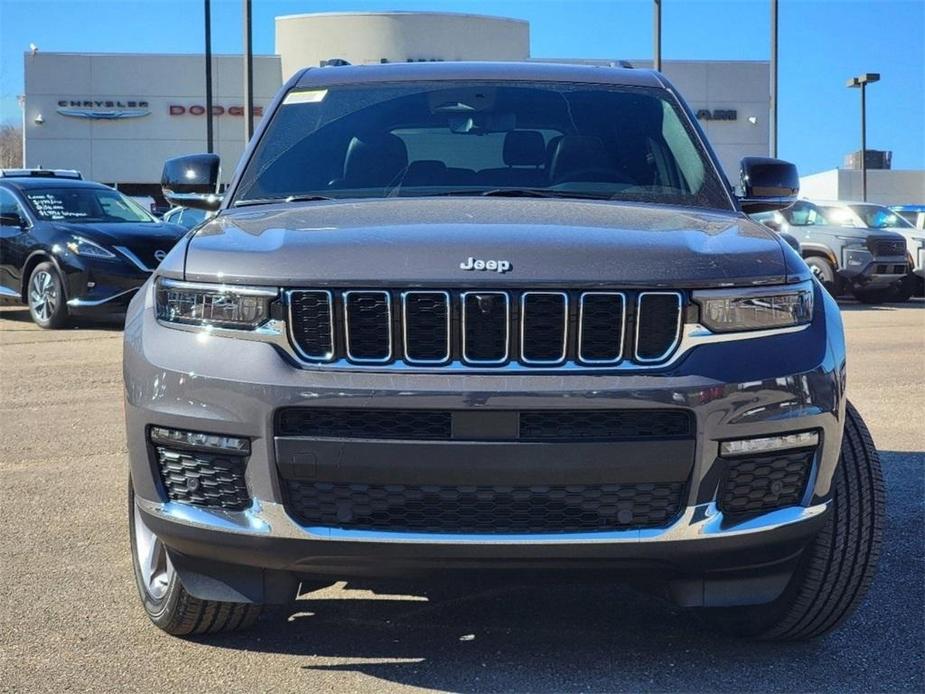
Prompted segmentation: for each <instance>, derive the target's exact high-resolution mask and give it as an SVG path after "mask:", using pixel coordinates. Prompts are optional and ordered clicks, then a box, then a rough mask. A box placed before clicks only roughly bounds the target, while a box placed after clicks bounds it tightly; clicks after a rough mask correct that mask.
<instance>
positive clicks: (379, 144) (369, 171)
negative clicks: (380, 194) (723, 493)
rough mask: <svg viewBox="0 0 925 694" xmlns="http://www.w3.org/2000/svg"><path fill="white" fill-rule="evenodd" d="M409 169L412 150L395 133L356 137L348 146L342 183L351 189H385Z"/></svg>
mask: <svg viewBox="0 0 925 694" xmlns="http://www.w3.org/2000/svg"><path fill="white" fill-rule="evenodd" d="M406 166H408V150H407V148H406V147H405V143H404V142H402V140H401V138H400V137H398V136H397V135H392V134H391V133H383V134H378V135H368V136H364V137H363V138H362V139H360V138H358V137H354V138H353V139H352V140H351V141H350V145H349V146H348V147H347V156H346V158H345V159H344V179H343V182H342V184H343V185H344V186H345V187H349V188H362V187H380V186H382V187H384V186H387V185H389V184H390V183H392V182H393V181H395V180H396V179H397V178H398V177H399V175H400V174H401V172H402V170H403V169H404V168H405V167H406Z"/></svg>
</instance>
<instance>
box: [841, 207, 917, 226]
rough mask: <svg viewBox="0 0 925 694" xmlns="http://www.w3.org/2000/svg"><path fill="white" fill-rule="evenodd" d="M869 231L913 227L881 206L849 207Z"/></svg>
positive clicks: (895, 213) (896, 214)
mask: <svg viewBox="0 0 925 694" xmlns="http://www.w3.org/2000/svg"><path fill="white" fill-rule="evenodd" d="M849 207H850V208H851V209H852V210H853V211H854V213H855V214H857V216H858V217H860V218H861V220H862V221H863V222H864V224H866V225H867V227H868V228H870V229H896V228H899V229H913V228H914V227H913V225H912V224H910V223H909V222H908V221H906V220H905V219H903V217H902V216H901V215H900V214H898V213H897V212H894V211H893V210H891V209H890V208H889V207H883V206H882V205H849Z"/></svg>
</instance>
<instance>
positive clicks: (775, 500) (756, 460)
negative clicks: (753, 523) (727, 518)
mask: <svg viewBox="0 0 925 694" xmlns="http://www.w3.org/2000/svg"><path fill="white" fill-rule="evenodd" d="M812 457H813V452H812V451H802V452H799V453H791V454H789V455H783V454H778V455H768V456H760V457H752V458H743V459H741V460H729V461H727V462H726V478H725V480H724V482H723V487H722V493H721V496H720V501H719V508H720V510H721V511H723V512H725V513H732V514H735V513H753V512H756V511H767V510H769V509H774V508H779V507H781V506H792V505H794V504H798V503H800V499H802V497H803V490H804V489H805V487H806V478H807V475H808V474H809V470H810V468H811V467H812Z"/></svg>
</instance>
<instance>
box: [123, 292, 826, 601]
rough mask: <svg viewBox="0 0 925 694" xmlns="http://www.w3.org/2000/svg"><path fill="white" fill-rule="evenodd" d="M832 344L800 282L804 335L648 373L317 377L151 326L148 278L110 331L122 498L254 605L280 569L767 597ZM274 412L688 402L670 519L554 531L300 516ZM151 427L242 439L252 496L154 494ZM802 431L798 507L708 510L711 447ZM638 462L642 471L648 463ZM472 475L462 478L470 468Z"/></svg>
mask: <svg viewBox="0 0 925 694" xmlns="http://www.w3.org/2000/svg"><path fill="white" fill-rule="evenodd" d="M841 336H842V332H841V323H840V317H839V314H838V309H837V307H836V306H835V305H834V302H833V301H832V300H831V299H830V298H829V297H828V296H827V294H826V293H825V292H823V291H821V290H820V289H819V288H818V287H817V292H816V316H815V320H814V321H813V323H812V324H811V325H810V326H808V327H807V328H806V329H805V330H802V331H799V332H791V333H787V334H781V335H776V336H774V337H767V338H762V339H758V340H751V341H749V342H748V343H745V344H747V345H748V348H747V349H744V348H743V343H742V342H738V341H733V342H724V343H718V344H712V345H701V346H699V347H696V348H695V349H693V350H692V351H691V352H690V353H688V354H687V355H686V356H684V357H683V358H682V359H680V360H678V361H677V362H674V363H672V364H671V366H670V367H666V368H665V369H663V370H658V371H655V372H647V373H633V372H624V373H620V374H580V373H568V374H537V375H533V374H528V373H516V374H502V373H497V374H479V373H472V374H435V373H409V372H404V373H402V372H394V371H387V370H386V371H383V372H349V371H338V372H334V371H327V372H326V371H325V370H323V369H320V370H304V369H300V368H297V367H295V366H293V365H292V364H291V363H290V362H289V361H288V360H287V359H286V358H285V356H284V355H283V354H281V352H280V351H278V350H277V348H276V347H274V346H273V345H271V344H267V343H262V342H250V341H244V340H234V339H230V338H224V337H216V336H210V335H207V334H202V333H191V332H185V331H179V330H173V329H170V328H165V327H163V326H161V325H159V324H158V323H157V321H156V320H155V319H154V312H153V308H152V298H151V292H150V286H148V287H146V289H145V291H144V292H143V293H142V294H140V295H139V296H138V297H137V299H136V301H135V302H134V303H133V305H132V307H131V308H130V311H129V315H128V319H127V321H126V333H125V386H126V423H127V433H128V449H129V461H130V468H131V474H132V481H133V486H134V490H135V493H136V503H138V505H139V508H140V509H141V511H142V513H143V515H144V517H145V519H146V522H148V523H149V525H150V527H151V528H152V529H153V530H154V531H155V532H156V533H157V534H158V536H160V537H161V539H162V540H163V541H164V543H165V544H166V545H167V546H168V548H169V549H170V551H171V554H172V556H173V558H174V564H175V565H176V566H177V568H178V570H179V571H180V573H181V576H182V577H184V583H185V584H188V585H187V587H188V588H189V587H190V586H191V585H192V586H194V587H195V588H194V590H198V591H199V593H200V597H212V598H215V599H220V598H224V599H238V600H255V601H260V600H268V601H272V600H274V599H275V598H276V597H278V594H277V593H276V592H275V591H274V590H272V589H271V585H279V581H276V580H275V579H278V578H279V577H281V576H282V577H312V576H329V577H352V576H370V575H393V574H401V575H407V574H410V573H434V572H437V573H440V572H445V571H447V570H449V571H457V570H466V569H478V570H486V569H494V568H497V569H517V568H524V569H530V570H534V571H535V570H540V569H542V570H549V571H554V570H559V569H565V570H582V569H587V570H591V571H594V572H600V571H602V570H606V571H608V572H621V573H623V572H626V573H634V572H640V571H641V572H644V573H646V574H649V575H657V576H658V577H659V578H663V579H666V580H668V581H669V582H670V583H671V585H672V591H673V593H674V594H675V597H676V599H678V600H679V602H682V603H684V604H742V603H754V602H764V601H767V600H770V599H773V597H775V596H776V595H777V594H779V592H780V590H782V588H783V586H784V585H785V583H786V580H787V578H788V577H789V575H790V572H791V571H792V568H793V565H794V561H795V560H796V558H797V557H798V556H799V554H800V551H801V549H802V548H803V546H804V545H805V543H806V542H807V541H808V540H809V539H810V538H812V537H813V536H814V534H815V533H816V532H817V531H818V529H819V527H820V524H821V523H822V522H824V519H825V512H826V509H827V506H828V504H829V500H830V484H831V478H832V474H833V471H834V469H835V465H836V463H837V460H838V455H839V446H840V440H841V429H842V417H843V412H844V344H843V342H842V337H841ZM289 406H312V407H329V408H347V409H349V408H371V407H375V408H379V409H385V410H388V409H390V408H402V409H429V408H440V409H452V410H457V411H478V410H526V409H529V410H561V409H569V410H580V409H588V410H602V409H608V410H609V409H614V410H633V409H637V410H646V409H654V408H659V409H671V408H677V409H683V410H687V411H691V412H693V414H694V417H695V431H696V434H695V439H694V445H693V460H692V463H691V465H690V468H689V470H690V471H689V473H687V474H688V481H687V485H686V487H685V491H684V496H683V503H682V512H681V513H680V515H679V516H678V517H677V518H674V519H673V520H672V522H670V523H669V524H668V525H666V526H665V527H658V528H638V529H627V530H609V531H599V532H570V533H555V534H551V533H550V534H544V533H523V534H480V533H469V534H465V533H433V532H427V533H411V532H390V531H381V530H379V531H376V530H353V529H343V528H338V527H319V526H307V525H301V524H299V523H298V522H297V521H296V520H295V519H294V518H293V516H292V515H290V514H289V513H287V510H286V507H285V495H284V491H283V480H282V479H281V478H282V475H281V469H280V464H281V462H282V461H281V460H279V457H278V450H279V441H277V440H275V439H274V418H275V416H276V413H277V411H278V409H279V408H281V407H289ZM151 425H157V426H164V427H173V428H177V429H185V430H193V431H206V432H212V433H218V434H227V435H232V436H238V437H240V436H244V437H248V438H249V439H250V441H251V453H250V457H249V460H248V462H247V467H246V473H245V474H246V482H247V487H248V490H249V492H250V495H251V497H253V499H254V502H253V505H252V506H251V507H250V508H248V509H246V510H240V511H223V510H209V509H206V508H200V507H196V506H193V505H189V504H184V503H179V502H176V501H168V500H167V499H166V497H165V496H164V492H163V487H162V485H161V483H160V482H159V479H158V473H157V472H156V470H157V469H158V468H157V466H156V464H155V463H154V461H153V459H152V448H151V446H150V444H149V442H148V440H147V431H148V427H149V426H151ZM802 430H815V431H818V432H819V433H820V439H821V443H820V444H819V447H818V449H817V451H816V454H815V457H814V464H813V470H812V474H811V476H810V480H809V483H808V485H807V487H806V489H805V492H804V494H803V497H802V499H801V500H800V502H799V503H798V504H794V505H793V506H788V507H785V508H780V509H776V510H773V511H769V512H766V513H760V514H756V515H752V516H750V517H747V518H741V519H732V518H727V517H725V516H724V515H723V513H721V512H720V511H719V510H718V508H717V504H716V499H717V494H718V486H719V482H720V477H721V474H722V469H723V468H722V465H723V462H722V461H721V459H720V458H719V443H720V441H723V440H728V439H738V438H748V437H756V436H767V435H773V434H781V433H789V432H794V431H802ZM457 445H458V446H462V447H464V450H468V451H470V454H471V455H472V456H473V458H476V457H477V456H478V454H479V452H480V451H479V449H478V448H477V446H476V445H475V444H473V445H472V446H471V449H470V448H469V445H468V444H466V443H465V442H462V443H459V444H457ZM515 446H516V444H515ZM345 450H349V449H345ZM409 450H410V449H409ZM483 450H484V449H483ZM385 462H386V463H387V461H385ZM649 464H650V465H651V467H652V468H653V469H656V468H658V467H659V461H658V460H657V459H653V460H651V461H649ZM346 465H347V467H348V469H349V465H350V461H349V460H348V461H346ZM472 469H473V470H475V471H476V472H474V473H473V474H479V473H478V472H477V471H478V469H479V466H478V465H473V466H472ZM559 472H561V470H560V471H559ZM454 474H464V473H460V472H459V470H458V469H454ZM528 474H529V468H528ZM357 481H358V482H362V481H364V480H357ZM470 481H471V482H472V483H473V484H478V483H480V482H481V483H484V482H485V480H478V479H474V478H473V479H471V480H470ZM543 481H544V480H540V479H538V480H537V483H538V484H542V483H543ZM203 577H205V578H203ZM270 577H275V579H274V580H273V581H271V580H269V578H270ZM282 584H283V585H286V581H282ZM218 586H221V588H219V587H218ZM285 590H288V588H285V589H284V590H283V592H285ZM223 591H224V592H223ZM229 596H231V597H229Z"/></svg>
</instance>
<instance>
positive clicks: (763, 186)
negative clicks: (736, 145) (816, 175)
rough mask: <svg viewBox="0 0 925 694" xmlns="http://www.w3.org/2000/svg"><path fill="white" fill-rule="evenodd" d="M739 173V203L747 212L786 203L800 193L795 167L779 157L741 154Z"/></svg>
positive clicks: (798, 178) (789, 202) (791, 202)
mask: <svg viewBox="0 0 925 694" xmlns="http://www.w3.org/2000/svg"><path fill="white" fill-rule="evenodd" d="M740 176H741V179H742V195H741V197H740V198H739V207H740V208H741V209H742V211H743V212H745V213H747V214H754V213H755V212H767V211H768V210H782V209H784V208H787V207H790V206H791V205H792V204H793V203H795V202H796V201H797V195H799V193H800V175H799V174H798V173H797V167H796V166H794V165H793V164H791V163H790V162H787V161H781V160H780V159H770V158H768V157H745V158H744V159H742V167H741V169H740Z"/></svg>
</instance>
